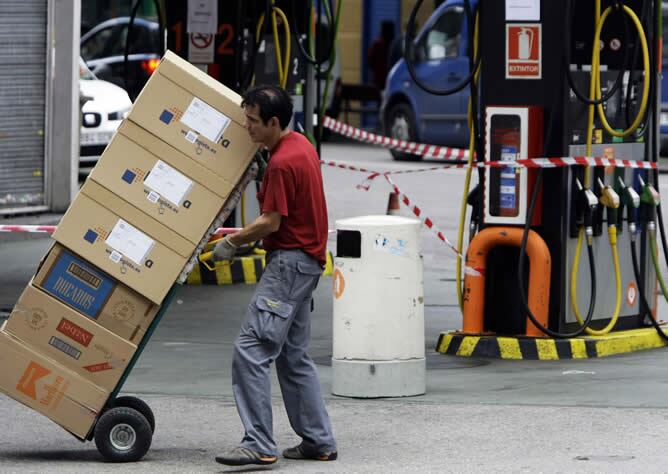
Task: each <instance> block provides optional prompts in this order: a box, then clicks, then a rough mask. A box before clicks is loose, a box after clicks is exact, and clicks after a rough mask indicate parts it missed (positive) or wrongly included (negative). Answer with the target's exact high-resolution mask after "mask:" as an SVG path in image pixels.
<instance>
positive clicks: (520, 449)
mask: <svg viewBox="0 0 668 474" xmlns="http://www.w3.org/2000/svg"><path fill="white" fill-rule="evenodd" d="M324 149H325V158H326V159H342V157H346V159H350V160H355V161H354V162H355V164H357V165H361V166H367V167H372V166H375V167H376V168H379V169H388V168H390V167H391V168H394V169H397V168H398V167H400V166H401V167H411V166H412V167H421V166H422V165H420V164H400V165H399V164H396V163H391V164H390V163H387V161H388V160H387V152H386V151H384V150H380V151H379V150H375V149H372V148H368V147H356V146H349V145H336V146H328V147H325V148H324ZM324 174H325V182H326V186H327V198H328V204H329V208H330V216H331V218H332V223H330V225H332V224H333V220H334V219H336V218H339V217H349V216H353V215H362V214H365V213H379V212H383V211H384V206H385V205H386V202H387V192H388V191H387V188H385V187H382V186H376V187H375V188H374V189H372V190H371V191H370V192H369V193H363V192H360V191H357V190H355V188H354V185H355V184H357V183H358V182H361V181H362V180H363V178H364V175H359V174H352V175H351V174H346V172H343V171H341V170H336V169H331V170H325V171H324ZM462 176H463V173H461V170H458V171H455V172H452V173H450V172H448V173H447V174H446V173H437V174H435V175H434V174H413V175H401V178H399V177H398V178H397V182H398V184H399V185H400V187H401V188H402V190H403V191H404V192H406V194H408V195H409V196H410V197H411V198H412V199H414V200H415V201H416V202H418V203H420V204H421V205H422V207H423V209H425V212H428V213H429V215H430V216H431V217H433V218H434V220H435V222H436V223H437V224H438V225H440V226H441V227H442V228H443V229H444V230H445V231H446V234H447V235H448V237H450V238H453V237H454V236H455V232H454V229H455V228H456V225H457V223H456V219H454V217H453V216H456V215H457V214H456V213H457V205H458V204H457V203H458V202H459V195H458V194H459V193H460V190H461V178H462ZM28 222H30V221H29V220H28ZM422 236H423V254H424V261H425V319H426V321H425V323H426V324H425V345H426V349H427V353H428V369H429V370H428V372H427V393H426V394H425V395H424V396H420V397H413V398H404V399H376V400H359V399H344V398H340V397H335V396H333V395H331V368H330V367H329V365H328V360H329V357H330V355H331V347H332V344H331V337H332V335H331V333H332V326H331V308H332V299H331V278H323V280H322V281H321V283H320V286H319V288H318V290H317V292H316V311H315V313H314V314H313V341H312V345H311V354H312V356H313V357H314V359H315V360H316V363H317V364H318V370H319V373H320V376H321V382H322V386H323V392H324V393H325V395H326V402H327V406H328V409H329V411H330V414H331V417H332V420H333V424H334V429H335V432H336V434H337V438H338V442H339V447H340V455H341V456H340V460H339V461H336V462H333V463H313V462H298V461H287V460H280V462H279V465H278V466H275V467H274V470H276V471H278V472H374V473H375V472H381V471H382V472H457V473H459V472H668V456H667V455H665V454H664V453H665V449H664V446H665V442H664V441H665V439H666V434H667V433H666V431H667V430H668V428H667V427H668V384H667V383H666V380H668V368H667V367H666V363H665V361H666V355H667V354H668V353H667V352H666V350H664V349H661V350H653V351H646V352H638V353H634V354H630V355H626V356H620V357H611V358H605V359H591V360H571V361H555V362H546V361H502V360H483V359H460V358H455V357H449V356H442V355H437V354H435V353H434V352H433V348H434V346H435V344H436V339H437V337H438V334H439V333H440V331H442V330H447V329H456V328H460V327H461V318H460V316H459V312H458V309H457V307H456V298H455V296H454V283H453V280H454V279H453V278H452V276H453V269H454V259H453V258H452V256H451V255H450V254H449V251H448V250H447V248H446V247H445V246H443V244H442V243H440V242H438V241H437V240H436V239H434V238H433V236H431V235H430V234H429V232H428V231H426V230H424V231H423V234H422ZM48 246H49V240H48V239H37V240H34V239H33V240H21V241H8V240H6V239H4V238H2V236H0V262H2V264H1V266H0V281H1V282H2V285H0V308H2V307H7V308H9V307H11V306H13V304H14V302H15V301H16V298H18V296H19V294H20V292H21V290H22V289H23V287H24V286H25V284H26V283H27V282H28V280H29V278H30V276H31V275H32V274H33V273H34V270H35V268H36V266H37V263H38V261H39V258H40V257H41V255H42V254H43V253H44V252H45V251H46V249H47V248H48ZM664 270H665V269H664ZM252 290H253V288H252V287H250V286H246V285H236V286H234V287H230V286H222V287H211V286H192V287H182V288H180V290H179V292H178V294H177V295H176V298H175V300H174V302H173V304H172V306H171V307H170V309H169V311H168V312H167V314H166V315H165V318H164V320H163V322H162V323H161V325H160V326H159V327H158V329H157V331H156V333H155V334H154V336H153V338H152V339H151V341H150V342H149V344H148V346H147V348H146V351H145V353H144V354H143V355H142V357H141V358H140V360H139V362H138V364H137V366H136V367H135V370H134V371H133V372H132V374H131V376H130V377H129V379H128V381H127V383H126V385H125V387H124V392H125V393H132V394H135V395H138V396H140V397H141V398H142V399H144V400H146V401H147V402H148V403H149V404H150V405H151V406H152V408H153V410H154V412H155V414H156V418H157V430H156V434H155V437H154V440H153V447H152V449H151V450H150V451H149V453H148V455H147V456H146V457H145V459H144V460H143V461H142V462H140V463H137V464H133V465H111V464H106V463H103V462H102V459H101V456H100V455H99V454H98V452H97V450H96V449H95V446H94V445H93V444H91V443H86V444H81V443H80V442H78V441H77V440H76V439H74V438H72V437H71V436H70V435H69V434H67V433H66V432H65V431H64V430H62V429H61V428H60V427H58V426H56V425H55V424H53V423H52V422H50V421H49V420H47V419H46V418H44V417H42V416H41V415H39V414H37V413H35V412H33V411H32V410H30V409H28V408H25V407H23V406H21V405H19V404H18V403H16V402H14V401H13V400H11V399H9V398H7V397H4V396H0V419H2V420H3V421H2V423H3V427H4V429H3V435H2V436H0V472H40V473H41V472H156V471H160V472H234V471H242V472H248V471H251V470H252V469H251V470H244V469H227V470H226V469H224V467H223V466H220V465H218V464H216V463H215V462H214V461H213V457H214V456H215V454H216V453H217V452H219V451H220V450H222V449H225V448H229V447H231V446H234V445H235V444H236V443H237V442H238V441H239V439H240V437H241V435H242V432H241V425H240V423H239V420H238V417H237V415H236V410H235V408H234V402H233V398H232V392H231V380H230V365H231V354H232V342H233V340H234V338H235V336H236V334H237V331H238V328H239V324H240V321H241V319H242V318H243V315H244V311H245V307H246V304H247V302H248V300H249V299H250V295H251V293H252ZM659 314H660V315H665V314H668V313H666V307H665V304H663V303H661V306H660V309H659ZM664 318H665V316H664ZM274 387H275V391H274V414H275V423H274V426H275V433H276V437H277V441H278V443H279V445H280V446H281V447H288V446H291V445H293V444H295V443H296V442H298V440H297V439H296V437H295V435H294V434H292V432H291V430H290V427H289V424H288V421H287V419H286V416H285V412H284V410H283V408H282V404H281V400H280V392H279V390H278V388H277V387H278V386H277V384H274Z"/></svg>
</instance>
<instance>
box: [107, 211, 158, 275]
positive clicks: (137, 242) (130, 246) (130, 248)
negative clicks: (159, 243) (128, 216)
mask: <svg viewBox="0 0 668 474" xmlns="http://www.w3.org/2000/svg"><path fill="white" fill-rule="evenodd" d="M105 243H106V244H107V245H108V246H109V247H111V248H112V249H114V250H116V251H117V252H119V253H121V254H122V255H125V256H126V257H128V258H129V259H130V260H132V261H133V262H135V263H136V264H137V265H141V264H142V263H143V262H144V259H145V258H146V256H147V255H148V253H149V252H150V251H151V249H152V248H153V246H154V245H155V240H153V239H152V238H150V237H149V236H148V235H146V234H144V233H143V232H141V231H139V230H137V229H135V228H134V227H133V226H131V225H130V224H128V223H127V222H125V221H124V220H123V219H118V222H117V223H116V225H115V226H114V228H113V229H112V231H111V233H110V234H109V237H107V240H105Z"/></svg>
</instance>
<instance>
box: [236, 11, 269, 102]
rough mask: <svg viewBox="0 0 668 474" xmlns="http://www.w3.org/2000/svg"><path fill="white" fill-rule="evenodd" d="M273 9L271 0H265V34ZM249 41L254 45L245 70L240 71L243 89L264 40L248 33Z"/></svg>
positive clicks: (251, 73) (249, 80) (250, 79)
mask: <svg viewBox="0 0 668 474" xmlns="http://www.w3.org/2000/svg"><path fill="white" fill-rule="evenodd" d="M272 10H273V7H272V5H271V0H266V1H265V2H264V18H265V21H264V25H263V26H264V33H265V34H266V33H267V32H268V31H269V27H270V25H271V22H270V21H269V18H270V15H271V12H272ZM250 37H251V41H254V42H255V45H254V46H253V48H252V49H251V55H250V58H249V59H248V64H247V67H246V71H245V72H244V73H242V75H241V90H242V91H245V90H247V89H248V88H249V87H250V85H251V82H253V74H254V73H255V59H256V58H257V53H258V51H259V50H260V45H261V44H262V41H264V39H263V37H262V36H260V39H259V41H258V40H256V38H255V35H250Z"/></svg>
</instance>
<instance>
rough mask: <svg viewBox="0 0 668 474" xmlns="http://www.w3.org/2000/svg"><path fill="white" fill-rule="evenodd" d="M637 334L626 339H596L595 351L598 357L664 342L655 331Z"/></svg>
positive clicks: (663, 343) (661, 345) (655, 345)
mask: <svg viewBox="0 0 668 474" xmlns="http://www.w3.org/2000/svg"><path fill="white" fill-rule="evenodd" d="M652 331H653V334H652V333H645V334H639V335H635V336H632V337H627V338H626V339H620V338H611V339H601V340H599V341H596V352H597V353H598V356H599V357H605V356H609V355H614V354H624V353H628V352H635V351H643V350H647V349H656V348H658V347H663V346H665V345H666V343H665V342H664V341H663V340H662V339H661V336H659V335H658V334H657V333H656V332H654V330H652Z"/></svg>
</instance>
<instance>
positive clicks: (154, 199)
mask: <svg viewBox="0 0 668 474" xmlns="http://www.w3.org/2000/svg"><path fill="white" fill-rule="evenodd" d="M146 199H148V200H149V201H151V202H152V203H153V204H155V203H156V202H158V199H160V195H159V194H158V193H156V192H155V191H151V192H150V193H148V196H146Z"/></svg>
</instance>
